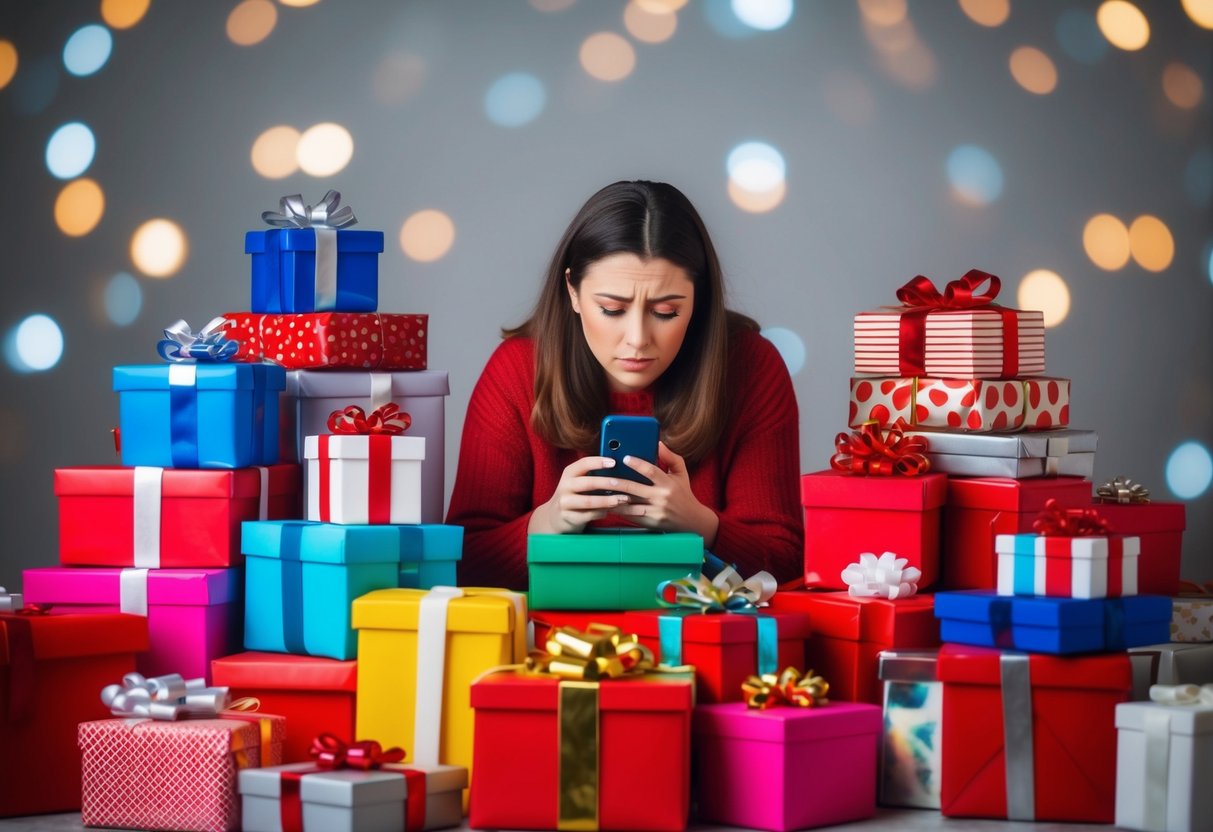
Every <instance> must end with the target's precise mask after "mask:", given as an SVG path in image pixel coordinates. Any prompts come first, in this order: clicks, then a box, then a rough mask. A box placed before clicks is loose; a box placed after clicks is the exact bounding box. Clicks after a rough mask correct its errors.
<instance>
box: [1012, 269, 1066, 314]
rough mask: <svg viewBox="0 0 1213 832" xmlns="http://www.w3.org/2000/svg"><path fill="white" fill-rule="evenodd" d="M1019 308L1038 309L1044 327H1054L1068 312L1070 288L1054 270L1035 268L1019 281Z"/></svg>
mask: <svg viewBox="0 0 1213 832" xmlns="http://www.w3.org/2000/svg"><path fill="white" fill-rule="evenodd" d="M1018 301H1019V303H1018V305H1019V308H1020V309H1039V310H1040V311H1041V312H1042V313H1044V321H1045V326H1046V327H1054V326H1057V325H1058V324H1060V323H1061V322H1062V321H1064V320H1065V319H1066V316H1067V315H1069V314H1070V288H1069V287H1068V286H1067V285H1066V281H1065V280H1064V279H1063V278H1062V276H1061V275H1059V274H1058V273H1057V272H1055V271H1050V270H1049V269H1036V270H1035V271H1031V272H1028V273H1027V274H1026V275H1024V277H1023V280H1021V281H1020V282H1019V293H1018Z"/></svg>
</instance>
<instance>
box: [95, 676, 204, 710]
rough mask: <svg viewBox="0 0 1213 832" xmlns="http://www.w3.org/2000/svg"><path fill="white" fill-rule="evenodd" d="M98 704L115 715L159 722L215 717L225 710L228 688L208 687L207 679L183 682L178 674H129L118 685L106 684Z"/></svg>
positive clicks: (185, 680) (184, 680)
mask: <svg viewBox="0 0 1213 832" xmlns="http://www.w3.org/2000/svg"><path fill="white" fill-rule="evenodd" d="M101 701H102V702H104V703H105V707H107V708H109V709H110V712H111V713H113V714H114V716H121V717H140V718H144V719H162V720H167V721H172V720H177V719H185V718H187V717H203V718H205V717H212V716H213V717H217V716H219V714H220V713H222V712H223V711H224V709H226V708H227V705H228V689H227V688H225V687H215V688H212V687H207V684H206V680H205V679H203V678H201V677H199V678H197V679H184V678H182V677H181V674H179V673H170V674H168V675H166V676H154V677H152V678H151V679H148V678H146V677H144V676H143V675H142V674H140V673H128V674H126V675H125V676H123V677H122V684H120V685H106V686H105V688H104V689H102V691H101Z"/></svg>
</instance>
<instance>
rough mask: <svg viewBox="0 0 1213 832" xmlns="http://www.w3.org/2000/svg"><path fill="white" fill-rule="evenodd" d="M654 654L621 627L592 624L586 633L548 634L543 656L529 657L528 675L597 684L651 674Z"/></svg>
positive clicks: (560, 630) (568, 629)
mask: <svg viewBox="0 0 1213 832" xmlns="http://www.w3.org/2000/svg"><path fill="white" fill-rule="evenodd" d="M655 664H656V662H654V661H653V651H651V650H649V648H647V647H645V646H644V645H643V644H641V643H640V640H639V638H638V637H637V636H635V635H624V634H623V633H622V632H621V631H620V629H619V628H618V627H608V626H606V625H605V624H591V625H590V626H589V627H588V628H587V629H586V631H585V632H584V633H583V632H580V631H578V630H577V629H576V628H574V627H560V628H558V629H555V630H552V631H551V632H550V633H549V634H548V640H547V643H546V645H545V649H544V651H543V652H539V651H536V652H534V653H532V654H531V655H529V656H527V659H526V670H527V672H528V673H546V674H548V675H549V676H557V677H559V678H561V679H570V680H582V681H590V682H596V681H598V680H599V679H617V678H619V677H620V676H625V675H628V674H633V673H634V674H637V675H639V674H641V673H644V672H645V671H646V670H652V669H653V667H654V666H655Z"/></svg>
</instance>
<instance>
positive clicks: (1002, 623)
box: [990, 598, 1015, 649]
mask: <svg viewBox="0 0 1213 832" xmlns="http://www.w3.org/2000/svg"><path fill="white" fill-rule="evenodd" d="M1011 603H1012V601H1011V599H1010V598H998V599H993V600H991V601H990V636H991V637H992V639H993V641H994V646H995V647H1002V648H1007V649H1010V648H1013V647H1014V646H1015V632H1014V630H1013V629H1012V628H1011Z"/></svg>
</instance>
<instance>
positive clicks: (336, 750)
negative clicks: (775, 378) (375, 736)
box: [308, 733, 404, 771]
mask: <svg viewBox="0 0 1213 832" xmlns="http://www.w3.org/2000/svg"><path fill="white" fill-rule="evenodd" d="M308 753H309V754H311V755H312V756H313V757H315V758H316V765H318V766H320V768H324V769H342V768H356V769H360V770H362V771H370V770H371V769H373V768H379V767H380V766H381V765H383V764H384V763H398V762H400V761H401V760H403V759H404V749H403V748H389V749H387V750H386V751H385V750H384V749H383V746H381V745H380V744H379V743H378V742H376V741H375V740H360V741H359V742H355V743H351V744H347V743H345V742H344V741H343V740H341V739H338V738H337V736H335V735H334V734H329V733H324V734H320V735H318V736H316V737H313V738H312V747H311V748H310V749H309V750H308Z"/></svg>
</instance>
